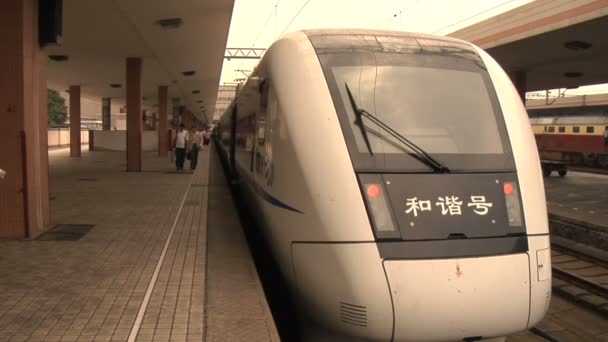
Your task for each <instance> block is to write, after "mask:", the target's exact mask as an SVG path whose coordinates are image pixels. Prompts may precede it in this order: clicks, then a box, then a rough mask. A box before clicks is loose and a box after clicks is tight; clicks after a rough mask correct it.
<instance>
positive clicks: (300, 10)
mask: <svg viewBox="0 0 608 342" xmlns="http://www.w3.org/2000/svg"><path fill="white" fill-rule="evenodd" d="M309 2H310V0H306V2H305V3H304V4H303V5H302V7H300V9H299V10H298V13H296V15H294V16H293V18H291V20H290V21H289V23H287V25H286V26H285V28H284V29H283V31H281V33H280V34H279V35H282V34H283V33H285V31H287V29H288V28H289V26H291V24H292V23H293V22H294V20H296V18H297V17H298V16H299V15H300V13H302V11H303V10H304V8H305V7H306V5H308V3H309Z"/></svg>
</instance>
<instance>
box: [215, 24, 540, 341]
mask: <svg viewBox="0 0 608 342" xmlns="http://www.w3.org/2000/svg"><path fill="white" fill-rule="evenodd" d="M216 137H217V144H218V146H219V150H220V154H221V155H222V156H223V157H224V159H225V160H226V161H227V164H228V168H229V170H230V174H231V177H233V180H234V182H235V183H237V184H239V186H240V187H241V189H242V191H243V194H244V198H245V200H246V202H247V205H248V207H249V210H250V211H251V212H252V213H253V214H254V216H255V217H256V219H257V220H258V223H259V226H260V227H261V228H260V229H261V230H263V235H264V236H265V238H266V239H267V241H268V243H269V245H270V246H271V249H272V252H273V254H274V257H275V258H276V260H277V262H278V264H279V265H280V268H281V272H282V273H283V275H284V276H285V278H286V279H287V282H288V284H289V286H290V288H291V292H292V293H293V295H294V297H295V298H296V300H297V303H298V304H297V305H298V308H299V310H301V312H302V313H303V315H304V316H305V317H307V319H308V320H310V321H312V322H314V324H315V325H316V326H318V327H321V328H322V329H324V330H325V331H327V332H328V334H334V336H338V335H339V336H346V337H347V340H350V339H353V340H354V339H362V340H375V341H452V340H454V341H461V340H467V341H475V340H485V339H488V340H489V339H501V338H502V337H504V336H506V335H509V334H512V333H515V332H518V331H522V330H525V329H527V328H530V327H532V326H534V325H535V324H537V323H538V322H539V321H540V320H541V319H542V318H543V316H544V315H545V313H546V311H547V308H548V305H549V301H550V297H551V259H550V244H549V235H548V233H549V230H548V223H547V212H546V209H545V208H546V206H545V194H544V187H543V178H542V174H541V170H540V163H539V158H538V153H537V150H536V147H535V144H534V135H533V133H532V129H531V126H530V122H529V120H528V116H527V114H526V111H525V109H524V106H523V105H522V102H521V100H520V98H519V95H518V93H517V91H516V90H515V88H514V87H513V85H512V83H511V81H510V80H509V78H508V76H507V75H506V74H505V72H504V71H503V70H502V69H501V68H500V66H499V65H498V64H497V63H496V62H495V61H494V60H493V59H492V58H491V57H490V56H489V55H488V54H487V53H485V52H484V51H483V50H481V49H479V48H478V47H476V46H474V45H472V44H470V43H467V42H464V41H460V40H456V39H452V38H446V37H438V36H432V35H423V34H414V33H403V32H391V31H367V30H308V31H300V32H295V33H291V34H288V35H286V36H284V37H282V38H281V39H279V40H278V41H277V42H275V43H274V44H273V45H272V46H271V47H270V48H269V49H268V50H267V52H266V53H265V55H264V56H263V58H262V59H261V61H260V63H259V65H258V66H257V67H256V69H255V70H254V72H253V73H252V76H251V77H249V79H248V80H247V81H246V83H245V84H244V85H243V86H242V87H240V89H239V90H238V93H237V96H236V98H235V100H234V101H233V103H232V104H231V106H230V107H229V109H228V110H227V111H226V112H225V113H224V115H222V117H221V119H220V122H219V125H218V132H217V136H216Z"/></svg>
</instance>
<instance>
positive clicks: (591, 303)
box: [551, 243, 608, 318]
mask: <svg viewBox="0 0 608 342" xmlns="http://www.w3.org/2000/svg"><path fill="white" fill-rule="evenodd" d="M551 247H552V251H551V257H552V266H553V278H554V279H553V291H554V292H555V293H557V294H559V295H561V296H563V297H565V298H567V299H570V300H573V301H575V302H576V303H577V304H580V305H582V306H585V307H587V308H589V309H591V310H593V311H595V312H597V313H599V314H600V315H601V316H602V317H604V318H608V262H607V261H606V260H603V259H599V258H597V257H594V256H591V255H587V254H585V253H582V252H581V251H579V250H575V249H572V248H569V247H568V246H565V245H561V244H556V243H552V245H551Z"/></svg>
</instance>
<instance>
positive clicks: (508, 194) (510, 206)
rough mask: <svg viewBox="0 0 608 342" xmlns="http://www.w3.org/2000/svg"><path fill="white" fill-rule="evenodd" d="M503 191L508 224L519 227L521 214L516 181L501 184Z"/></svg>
mask: <svg viewBox="0 0 608 342" xmlns="http://www.w3.org/2000/svg"><path fill="white" fill-rule="evenodd" d="M503 189H504V193H505V202H506V203H507V216H508V218H509V226H511V227H521V225H522V223H523V222H522V216H521V203H520V201H519V190H518V188H517V183H515V182H505V183H504V184H503Z"/></svg>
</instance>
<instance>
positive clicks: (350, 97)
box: [344, 83, 374, 156]
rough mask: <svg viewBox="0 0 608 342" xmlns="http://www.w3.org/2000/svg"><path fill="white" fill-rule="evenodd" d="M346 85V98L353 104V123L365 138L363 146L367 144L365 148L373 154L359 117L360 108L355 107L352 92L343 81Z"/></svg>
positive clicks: (361, 119)
mask: <svg viewBox="0 0 608 342" xmlns="http://www.w3.org/2000/svg"><path fill="white" fill-rule="evenodd" d="M344 85H346V92H347V93H348V99H349V100H350V105H351V106H353V111H354V112H355V123H356V124H357V126H359V129H361V135H362V136H363V140H365V146H367V150H368V151H369V154H370V155H372V156H373V155H374V152H372V145H371V144H370V143H369V138H368V136H367V132H366V131H365V125H364V124H363V118H362V117H361V110H360V109H359V107H357V103H356V102H355V97H354V96H353V93H351V92H350V88H349V87H348V83H344Z"/></svg>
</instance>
